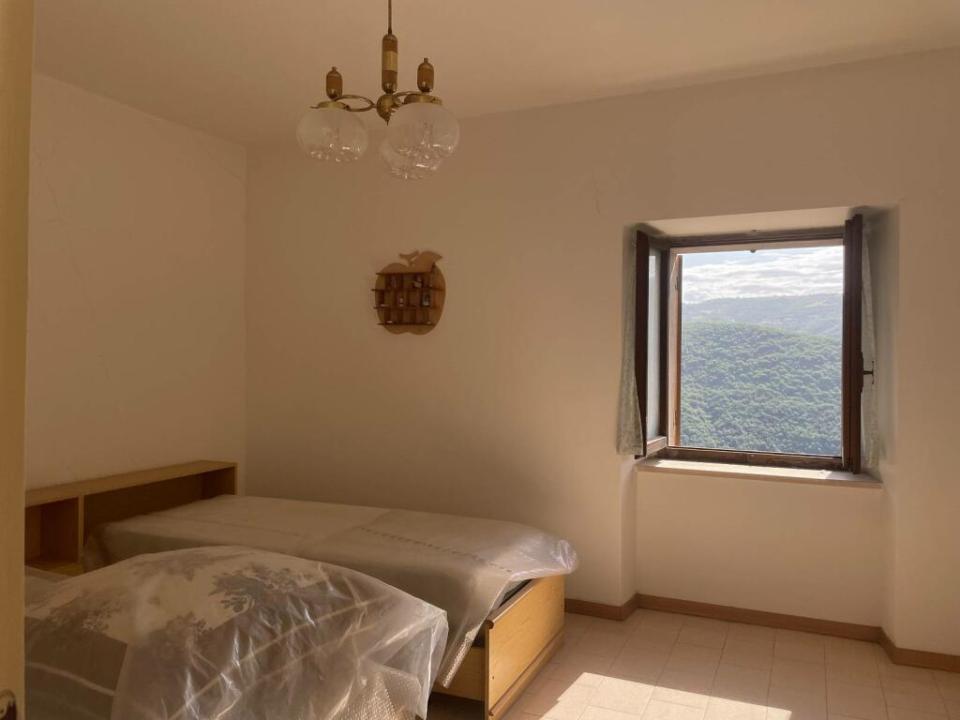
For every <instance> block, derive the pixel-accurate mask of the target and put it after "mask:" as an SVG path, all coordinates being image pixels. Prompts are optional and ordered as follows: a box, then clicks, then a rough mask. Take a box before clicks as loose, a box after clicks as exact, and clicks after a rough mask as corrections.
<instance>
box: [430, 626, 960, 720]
mask: <svg viewBox="0 0 960 720" xmlns="http://www.w3.org/2000/svg"><path fill="white" fill-rule="evenodd" d="M481 715H482V710H481V709H480V707H479V705H478V704H476V703H470V702H466V701H457V700H453V699H450V698H442V697H438V696H435V699H434V700H432V701H431V707H430V716H429V718H428V720H448V719H449V720H454V719H455V720H461V719H462V720H468V719H472V720H477V719H479V718H480V717H481ZM537 718H548V719H549V720H850V719H852V718H855V719H857V720H960V675H957V674H953V673H945V672H938V671H932V670H922V669H919V668H912V667H905V666H902V665H894V664H892V663H891V662H890V661H889V660H887V658H886V655H885V654H884V653H883V651H882V650H881V649H880V647H879V646H878V645H875V644H873V643H865V642H857V641H854V640H843V639H839V638H831V637H824V636H821V635H810V634H807V633H799V632H794V631H790V630H774V629H771V628H765V627H759V626H756V625H738V624H735V623H726V622H720V621H717V620H706V619H703V618H695V617H689V616H685V615H672V614H669V613H660V612H652V611H647V610H638V611H637V612H635V613H634V614H633V615H632V616H631V617H630V618H629V619H628V620H626V621H625V622H622V623H621V622H614V621H610V620H600V619H597V618H590V617H586V616H583V615H567V627H566V643H565V645H564V647H563V649H562V650H561V651H560V652H559V653H558V654H557V656H556V657H555V658H554V661H553V662H552V663H551V664H550V665H549V666H548V667H547V668H545V669H544V671H543V672H542V673H541V674H540V676H539V677H538V678H537V679H536V680H535V681H534V682H533V683H532V684H531V685H530V687H529V688H528V689H527V690H526V692H525V693H524V694H523V696H522V697H521V698H520V699H519V700H518V701H517V704H516V705H514V707H513V709H512V710H511V711H510V713H509V715H508V717H507V720H537Z"/></svg>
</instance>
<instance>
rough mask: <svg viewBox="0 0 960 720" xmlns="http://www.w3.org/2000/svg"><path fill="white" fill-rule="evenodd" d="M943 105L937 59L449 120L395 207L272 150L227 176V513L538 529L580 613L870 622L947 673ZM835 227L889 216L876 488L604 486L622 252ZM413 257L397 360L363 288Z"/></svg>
mask: <svg viewBox="0 0 960 720" xmlns="http://www.w3.org/2000/svg"><path fill="white" fill-rule="evenodd" d="M957 87H960V53H958V52H957V51H946V52H941V53H935V54H928V55H919V56H906V57H902V58H893V59H888V60H883V61H874V62H867V63H859V64H853V65H846V66H836V67H832V68H825V69H820V70H812V71H804V72H798V73H791V74H785V75H780V76H768V77H763V78H755V79H749V80H742V81H736V82H730V83H720V84H714V85H705V86H700V87H691V88H685V89H679V90H673V91H666V92H658V93H650V94H646V95H640V96H633V97H624V98H617V99H611V100H608V101H603V102H596V103H589V104H581V105H572V106H565V107H562V108H550V109H544V110H534V111H528V112H523V113H512V114H506V115H494V116H488V117H484V118H478V119H470V120H467V121H465V122H464V123H463V142H462V147H461V149H460V150H459V151H458V154H457V156H456V157H455V158H454V159H452V160H451V161H449V163H448V164H447V166H446V167H444V168H443V170H442V174H441V175H440V176H439V177H437V178H435V179H432V180H430V181H427V182H424V183H422V184H403V183H398V182H396V181H394V180H392V179H391V178H389V177H386V176H385V174H384V173H383V172H382V170H381V168H380V167H379V164H378V160H377V158H376V156H375V153H371V155H373V156H372V157H368V158H366V159H364V160H363V161H361V162H360V163H358V164H356V165H353V166H350V167H325V166H320V165H315V164H313V163H311V162H310V161H309V160H306V159H304V158H302V157H301V156H300V155H299V154H298V153H297V151H296V149H295V148H294V147H293V146H292V145H293V144H292V142H291V143H289V144H288V145H287V146H285V147H283V148H261V149H259V150H257V151H256V152H253V153H252V154H251V160H250V178H249V195H248V203H249V224H248V272H247V285H248V287H247V301H248V344H249V351H248V365H249V383H248V392H249V395H248V402H249V415H248V418H249V424H248V427H249V444H248V470H249V473H250V485H251V489H252V490H254V491H256V492H261V493H269V494H288V495H292V496H300V497H312V498H326V499H331V500H340V501H346V502H356V503H379V504H382V503H383V502H384V500H385V499H388V498H389V499H390V501H391V503H392V504H396V505H402V506H406V507H419V508H425V509H431V510H446V511H451V512H462V513H470V514H476V515H495V516H499V517H509V518H514V519H517V520H523V521H529V522H535V523H536V524H538V525H541V526H544V527H546V528H547V529H549V530H553V531H556V532H559V533H562V534H564V535H566V536H568V537H569V538H571V539H572V540H573V541H574V542H575V543H576V545H577V547H578V548H579V550H580V552H581V554H582V557H583V565H582V568H581V570H580V571H579V572H578V573H577V575H576V576H575V577H574V578H573V579H572V580H571V583H570V594H571V595H572V596H575V597H579V598H583V599H588V600H596V601H601V602H621V601H623V600H625V599H626V598H627V597H628V596H629V595H630V594H631V593H632V592H633V591H634V590H635V589H636V588H637V587H639V588H641V589H642V590H643V591H644V592H648V593H651V594H659V595H681V596H684V597H687V598H688V599H692V600H703V601H709V602H727V601H729V602H730V603H732V604H739V605H745V606H749V607H760V608H761V609H769V610H781V611H784V612H794V613H799V614H804V615H812V616H818V617H827V618H830V619H838V620H850V621H855V622H869V623H879V622H881V621H884V622H885V623H886V624H887V625H888V629H890V630H891V631H892V632H893V633H894V636H895V640H896V641H897V642H898V643H899V644H901V645H904V646H907V647H918V648H923V649H927V650H939V651H944V652H960V624H957V623H956V622H955V619H956V618H955V614H954V610H955V608H956V606H957V604H958V602H960V576H958V574H957V573H956V571H955V568H956V567H958V566H960V537H958V530H957V524H956V523H955V522H954V516H955V514H956V508H957V507H960V483H958V482H956V473H955V472H954V470H953V468H952V463H951V462H950V461H949V459H948V458H949V456H948V453H946V452H945V451H944V448H948V447H950V446H951V443H952V441H953V436H954V435H955V434H956V431H957V428H958V424H957V421H956V418H955V416H954V413H953V412H952V411H951V410H950V409H949V408H950V407H951V406H955V405H956V404H957V402H958V401H960V377H958V375H957V374H956V372H955V367H956V358H957V357H958V352H960V347H958V346H960V340H958V336H957V333H956V332H955V330H953V329H952V326H951V325H950V323H949V322H948V321H947V318H949V317H951V316H952V315H955V314H956V312H957V310H958V309H960V307H958V305H960V283H958V282H957V279H956V272H955V263H954V262H945V259H948V258H953V259H956V257H957V250H956V248H957V239H956V238H955V237H954V235H955V230H954V228H955V227H956V223H955V221H954V215H955V210H954V206H955V198H956V196H957V193H958V192H960V179H958V174H957V170H956V168H957V167H960V140H958V136H957V133H956V127H958V126H960V96H958V93H957V90H956V88H957ZM454 110H455V108H454ZM371 146H372V147H376V145H375V142H373V143H371ZM860 204H866V205H899V208H900V216H899V237H900V250H899V263H898V265H895V267H896V276H897V285H898V289H897V290H896V293H897V296H898V297H897V301H896V303H891V304H889V305H888V306H886V310H885V312H886V313H887V320H888V321H889V322H888V325H889V328H895V329H896V333H897V335H896V337H897V348H898V351H899V352H898V355H897V358H896V363H895V364H892V366H891V367H890V368H889V371H890V373H891V375H889V376H888V379H890V380H891V383H892V384H894V385H895V389H894V390H892V391H891V396H890V397H888V398H887V400H886V401H885V402H887V403H888V406H893V407H896V408H897V410H898V419H897V423H896V424H895V425H894V424H893V423H887V425H886V427H887V429H888V430H890V429H892V428H893V427H895V428H896V431H897V437H896V438H895V439H894V443H893V445H895V450H896V453H895V456H894V455H890V456H888V457H886V458H885V460H884V466H883V470H884V472H885V473H890V475H891V477H892V475H893V474H894V471H896V491H895V492H888V491H852V490H844V489H837V488H830V487H817V488H810V487H798V486H794V485H786V484H770V483H764V482H759V481H740V480H735V479H732V478H729V479H718V480H716V481H715V482H709V481H707V480H705V479H703V478H699V479H696V478H689V477H683V476H674V477H664V476H656V477H651V476H648V475H646V474H641V475H640V478H639V481H638V485H637V487H636V488H635V489H634V488H631V487H629V482H625V481H624V474H623V472H622V466H621V461H620V459H619V458H618V457H617V456H616V454H615V452H614V419H615V418H614V416H615V407H616V402H615V399H616V393H617V380H618V373H619V358H620V345H619V343H620V289H621V288H620V285H621V279H620V278H621V275H620V268H621V238H622V236H623V231H624V228H625V227H629V226H630V225H632V224H634V223H637V222H640V221H644V220H649V219H655V218H669V217H699V216H707V215H720V214H728V213H743V212H759V211H771V210H786V209H802V208H816V207H836V206H852V205H860ZM412 248H430V249H434V250H436V251H438V252H440V253H441V254H442V255H444V256H445V259H444V260H443V262H442V266H443V268H444V272H445V274H446V276H447V279H448V285H449V288H450V289H449V295H448V301H447V307H446V311H445V314H444V318H443V321H442V323H441V325H440V326H439V327H438V328H437V330H436V331H435V332H434V333H432V334H431V335H428V336H425V337H419V338H414V337H408V336H401V337H395V336H392V335H389V334H387V333H386V332H384V331H383V330H382V329H381V328H379V327H377V326H376V324H375V317H374V313H373V311H372V310H371V308H370V293H369V286H370V284H371V282H372V277H373V273H374V272H375V271H376V270H377V269H378V268H379V267H380V266H381V265H383V264H385V263H387V262H390V261H391V260H393V259H395V254H396V253H397V252H404V251H408V250H410V249H412ZM880 291H881V289H878V292H880ZM899 318H910V322H909V323H907V322H897V320H898V319H899ZM881 342H887V341H885V340H881ZM894 461H895V462H894ZM634 490H635V491H636V507H637V508H638V512H637V514H636V515H635V516H633V514H632V511H631V510H630V508H632V507H633V499H632V496H631V493H632V492H634ZM754 512H755V513H756V514H754ZM888 514H893V515H895V517H896V530H895V532H894V531H892V530H890V529H889V528H888V524H887V523H886V520H885V518H886V517H887V515H888ZM751 519H753V521H752V522H751V521H750V520H751ZM735 520H737V521H738V522H735ZM633 524H635V525H636V533H635V534H636V537H637V538H638V540H639V542H638V543H637V545H636V547H634V546H633V545H632V543H631V541H630V538H631V537H632V536H633V533H632V529H631V528H632V525H633ZM690 525H692V526H693V527H692V528H690V527H689V526H690ZM787 530H790V532H789V533H788V532H786V531H787ZM770 543H773V546H772V549H771V550H770V551H768V552H767V553H766V556H765V557H760V556H759V555H758V554H757V553H756V552H754V553H751V552H750V548H751V547H762V546H764V545H765V544H770ZM718 548H725V549H727V550H728V551H729V552H727V553H725V554H723V557H726V561H727V562H728V563H729V570H730V572H729V573H728V574H727V575H726V576H723V575H721V574H720V573H719V572H718V571H717V568H716V567H715V565H716V560H717V555H716V549H718ZM774 549H776V550H777V551H778V552H777V553H774V552H773V550H774ZM734 551H742V552H740V553H739V554H735V552H734ZM634 553H635V554H636V560H637V562H636V565H635V574H636V579H635V580H634V578H633V577H632V575H633V574H634V573H633V567H631V566H632V565H633V563H632V556H633V554H634ZM670 560H672V561H673V562H670ZM711 563H713V565H714V567H712V568H711V567H708V566H709V565H710V564H711ZM949 568H953V570H952V571H951V570H948V569H949ZM798 573H806V579H803V578H798V577H797V575H798ZM748 576H753V577H752V578H751V579H750V580H749V582H744V581H743V578H744V577H748ZM784 581H786V585H782V582H784ZM885 584H886V587H885ZM783 587H786V588H788V589H789V592H783Z"/></svg>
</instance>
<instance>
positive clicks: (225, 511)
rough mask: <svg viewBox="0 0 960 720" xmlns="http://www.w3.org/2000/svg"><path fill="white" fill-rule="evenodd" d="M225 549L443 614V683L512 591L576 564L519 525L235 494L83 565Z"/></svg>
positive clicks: (112, 534) (130, 525)
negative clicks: (318, 569) (360, 584)
mask: <svg viewBox="0 0 960 720" xmlns="http://www.w3.org/2000/svg"><path fill="white" fill-rule="evenodd" d="M224 544H226V545H247V546H251V547H258V548H263V549H266V550H273V551H276V552H283V553H287V554H290V555H297V556H299V557H304V558H311V559H314V560H322V561H324V562H329V563H334V564H336V565H343V566H345V567H349V568H352V569H354V570H359V571H360V572H363V573H366V574H368V575H372V576H373V577H376V578H379V579H381V580H383V581H385V582H387V583H390V584H391V585H393V586H395V587H398V588H400V589H401V590H405V591H406V592H408V593H410V594H411V595H415V596H416V597H419V598H421V599H423V600H426V601H427V602H429V603H431V604H433V605H436V606H437V607H440V608H442V609H444V610H446V612H447V621H448V623H449V627H450V635H449V639H448V642H447V651H446V653H445V655H444V658H443V663H442V664H441V668H440V676H439V680H440V683H441V684H443V685H448V684H449V683H450V681H451V680H452V679H453V676H454V675H455V674H456V671H457V669H458V668H459V666H460V663H461V661H462V660H463V658H464V656H465V655H466V653H467V651H468V650H469V649H470V645H471V644H472V643H473V640H474V638H475V637H476V635H477V631H478V630H479V629H480V626H481V625H482V623H483V621H484V620H485V619H486V617H487V615H488V614H489V613H490V612H491V611H492V610H493V609H494V608H496V607H497V606H499V604H500V603H501V601H502V600H503V598H504V596H505V595H506V593H507V592H508V591H509V590H510V589H511V588H513V587H515V586H516V584H517V583H518V582H522V581H524V580H530V579H533V578H538V577H547V576H550V575H562V574H566V573H570V572H572V571H573V570H574V569H575V568H576V565H577V555H576V553H575V552H574V550H573V548H572V547H571V546H570V544H569V543H568V542H566V541H565V540H561V539H559V538H556V537H554V536H552V535H549V534H547V533H544V532H541V531H539V530H535V529H534V528H530V527H527V526H525V525H519V524H516V523H509V522H500V521H495V520H483V519H479V518H468V517H461V516H457V515H440V514H435V513H422V512H410V511H406V510H385V509H381V508H370V507H358V506H354V505H333V504H329V503H318V502H308V501H303V500H282V499H276V498H259V497H235V496H232V495H230V496H221V497H217V498H213V499H211V500H202V501H200V502H195V503H191V504H189V505H183V506H181V507H178V508H174V509H173V510H168V511H165V512H159V513H153V514H151V515H141V516H139V517H135V518H131V519H130V520H124V521H121V522H116V523H111V524H109V525H105V526H103V527H102V528H100V529H99V530H98V531H97V532H96V533H95V535H94V537H93V538H92V540H91V542H90V543H89V544H88V546H87V549H86V553H85V562H86V563H87V564H88V565H90V566H100V565H103V564H107V563H111V562H116V561H117V560H122V559H124V558H127V557H132V556H134V555H139V554H141V553H149V552H157V551H161V550H170V549H173V548H178V547H194V546H199V545H224Z"/></svg>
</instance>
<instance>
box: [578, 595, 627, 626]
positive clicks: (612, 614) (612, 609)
mask: <svg viewBox="0 0 960 720" xmlns="http://www.w3.org/2000/svg"><path fill="white" fill-rule="evenodd" d="M637 597H638V596H637V595H634V596H633V597H632V598H630V599H629V600H627V601H626V602H625V603H624V604H623V605H605V604H604V603H596V602H588V601H587V600H573V599H571V598H567V599H566V601H565V602H564V607H565V609H566V611H567V612H568V613H574V614H575V615H590V616H591V617H598V618H603V619H604V620H626V619H627V618H628V617H630V615H631V614H632V613H633V611H634V610H636V609H637Z"/></svg>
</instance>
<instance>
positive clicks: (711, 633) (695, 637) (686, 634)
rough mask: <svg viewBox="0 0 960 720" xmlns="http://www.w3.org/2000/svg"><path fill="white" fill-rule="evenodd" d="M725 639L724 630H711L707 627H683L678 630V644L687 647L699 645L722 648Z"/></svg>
mask: <svg viewBox="0 0 960 720" xmlns="http://www.w3.org/2000/svg"><path fill="white" fill-rule="evenodd" d="M726 639H727V633H726V630H712V629H710V628H707V627H696V626H694V627H690V626H687V625H684V626H683V627H682V628H681V629H680V637H679V638H677V641H678V642H682V643H687V644H689V645H700V646H702V647H709V648H722V647H723V643H724V642H725V641H726Z"/></svg>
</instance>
